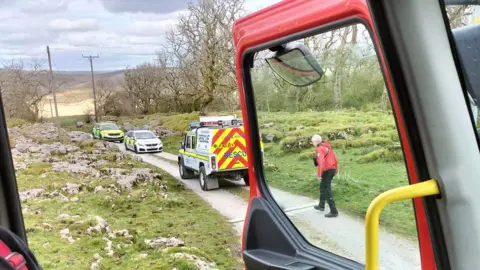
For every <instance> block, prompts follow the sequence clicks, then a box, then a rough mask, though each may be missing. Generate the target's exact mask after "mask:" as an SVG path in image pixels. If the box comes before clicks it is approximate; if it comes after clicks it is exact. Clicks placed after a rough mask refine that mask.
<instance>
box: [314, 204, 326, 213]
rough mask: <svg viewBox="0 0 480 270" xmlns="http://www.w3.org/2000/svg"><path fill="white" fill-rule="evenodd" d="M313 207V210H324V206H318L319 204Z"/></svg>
mask: <svg viewBox="0 0 480 270" xmlns="http://www.w3.org/2000/svg"><path fill="white" fill-rule="evenodd" d="M313 208H315V210H318V211H322V212H323V211H325V207H320V205H315V206H314V207H313Z"/></svg>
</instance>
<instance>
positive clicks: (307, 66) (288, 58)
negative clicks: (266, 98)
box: [265, 42, 324, 87]
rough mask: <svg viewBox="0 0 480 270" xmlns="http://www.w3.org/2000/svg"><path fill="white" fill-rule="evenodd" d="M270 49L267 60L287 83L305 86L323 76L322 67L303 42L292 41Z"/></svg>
mask: <svg viewBox="0 0 480 270" xmlns="http://www.w3.org/2000/svg"><path fill="white" fill-rule="evenodd" d="M270 50H271V51H272V53H271V54H270V55H269V56H268V57H266V59H265V60H266V61H267V63H268V65H269V66H270V68H271V69H272V71H273V72H274V73H275V74H277V75H278V76H279V77H280V78H282V79H283V80H285V81H286V82H287V83H289V84H291V85H293V86H297V87H303V86H308V85H311V84H313V83H315V82H317V81H318V80H320V79H321V78H322V77H323V74H324V71H323V69H322V67H321V66H320V64H319V63H318V62H317V60H316V59H315V57H314V56H313V54H312V53H311V52H310V50H309V49H308V48H307V46H305V45H303V44H302V43H299V42H292V43H288V44H283V45H280V46H277V47H273V48H270Z"/></svg>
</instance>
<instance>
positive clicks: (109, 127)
mask: <svg viewBox="0 0 480 270" xmlns="http://www.w3.org/2000/svg"><path fill="white" fill-rule="evenodd" d="M117 129H119V128H118V126H117V125H114V124H106V125H101V126H100V130H117Z"/></svg>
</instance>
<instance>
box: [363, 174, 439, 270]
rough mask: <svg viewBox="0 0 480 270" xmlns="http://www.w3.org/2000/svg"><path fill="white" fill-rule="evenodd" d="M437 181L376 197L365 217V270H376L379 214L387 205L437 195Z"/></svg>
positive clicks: (392, 190)
mask: <svg viewBox="0 0 480 270" xmlns="http://www.w3.org/2000/svg"><path fill="white" fill-rule="evenodd" d="M439 193H440V191H439V189H438V184H437V181H436V180H434V179H431V180H428V181H424V182H421V183H418V184H413V185H408V186H404V187H399V188H394V189H391V190H389V191H385V192H383V193H382V194H380V195H378V196H377V197H376V198H375V199H374V200H373V201H372V203H370V206H369V207H368V210H367V214H366V216H365V269H366V270H378V236H379V223H380V213H381V212H382V210H383V208H385V206H387V204H389V203H392V202H396V201H401V200H407V199H413V198H417V197H424V196H429V195H435V194H439Z"/></svg>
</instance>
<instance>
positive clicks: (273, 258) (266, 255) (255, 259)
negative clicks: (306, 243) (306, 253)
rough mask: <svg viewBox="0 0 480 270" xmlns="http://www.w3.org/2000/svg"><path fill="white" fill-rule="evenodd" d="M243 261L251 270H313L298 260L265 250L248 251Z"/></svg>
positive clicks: (313, 267)
mask: <svg viewBox="0 0 480 270" xmlns="http://www.w3.org/2000/svg"><path fill="white" fill-rule="evenodd" d="M243 259H244V260H245V262H246V263H248V265H249V266H250V267H251V269H252V270H253V269H261V270H263V269H268V270H314V269H316V268H315V266H313V265H310V264H307V263H304V262H300V261H299V260H298V258H295V257H293V256H288V255H285V254H280V253H276V252H272V251H266V250H260V249H257V250H250V251H245V252H244V253H243Z"/></svg>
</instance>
